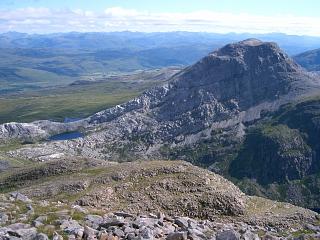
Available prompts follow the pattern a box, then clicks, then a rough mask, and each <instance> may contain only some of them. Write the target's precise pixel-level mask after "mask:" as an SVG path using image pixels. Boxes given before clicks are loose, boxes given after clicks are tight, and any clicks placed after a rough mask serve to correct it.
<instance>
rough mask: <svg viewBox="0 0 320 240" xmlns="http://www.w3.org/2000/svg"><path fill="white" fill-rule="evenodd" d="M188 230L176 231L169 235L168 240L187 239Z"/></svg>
mask: <svg viewBox="0 0 320 240" xmlns="http://www.w3.org/2000/svg"><path fill="white" fill-rule="evenodd" d="M187 236H188V235H187V232H174V233H170V234H169V235H168V236H167V238H166V239H167V240H187Z"/></svg>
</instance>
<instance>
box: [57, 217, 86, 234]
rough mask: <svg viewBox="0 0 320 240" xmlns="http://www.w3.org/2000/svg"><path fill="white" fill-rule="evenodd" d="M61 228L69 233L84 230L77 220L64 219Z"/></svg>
mask: <svg viewBox="0 0 320 240" xmlns="http://www.w3.org/2000/svg"><path fill="white" fill-rule="evenodd" d="M60 229H62V230H63V231H65V232H66V233H68V234H74V233H76V232H77V231H79V229H81V230H83V227H82V226H81V225H80V224H79V223H78V222H77V221H75V220H62V221H61V224H60Z"/></svg>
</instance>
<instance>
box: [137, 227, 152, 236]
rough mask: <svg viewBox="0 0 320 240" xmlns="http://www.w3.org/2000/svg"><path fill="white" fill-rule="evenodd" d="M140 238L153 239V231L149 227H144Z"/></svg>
mask: <svg viewBox="0 0 320 240" xmlns="http://www.w3.org/2000/svg"><path fill="white" fill-rule="evenodd" d="M140 237H141V238H142V239H153V231H152V230H151V229H149V228H147V227H143V228H142V229H141V230H140Z"/></svg>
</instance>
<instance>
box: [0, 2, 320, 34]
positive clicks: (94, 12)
mask: <svg viewBox="0 0 320 240" xmlns="http://www.w3.org/2000/svg"><path fill="white" fill-rule="evenodd" d="M319 9H320V1H317V0H268V1H258V0H197V1H194V0H193V1H188V0H52V1H49V0H0V32H5V31H23V32H39V33H46V32H61V31H122V30H130V31H207V32H252V33H266V32H283V33H288V34H298V35H317V36H319V35H320V28H319V26H320V16H319V15H320V14H319Z"/></svg>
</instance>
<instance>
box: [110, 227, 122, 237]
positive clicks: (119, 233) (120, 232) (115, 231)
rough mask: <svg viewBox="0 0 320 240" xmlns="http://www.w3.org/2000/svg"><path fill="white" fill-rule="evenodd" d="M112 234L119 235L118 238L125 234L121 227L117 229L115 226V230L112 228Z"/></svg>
mask: <svg viewBox="0 0 320 240" xmlns="http://www.w3.org/2000/svg"><path fill="white" fill-rule="evenodd" d="M113 234H114V235H115V236H117V237H119V238H121V237H123V236H124V235H125V234H124V232H123V231H122V230H121V229H119V228H117V229H116V230H114V232H113Z"/></svg>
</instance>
